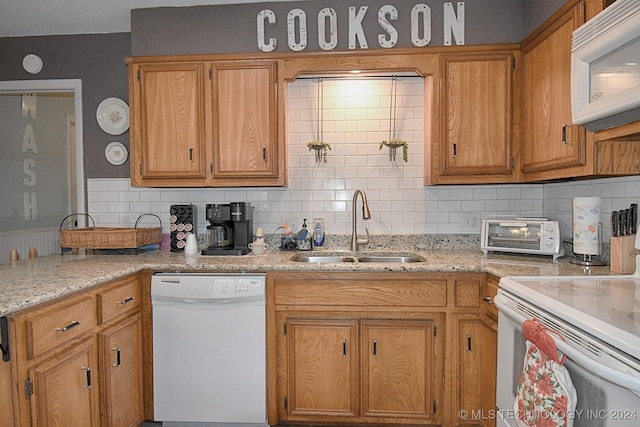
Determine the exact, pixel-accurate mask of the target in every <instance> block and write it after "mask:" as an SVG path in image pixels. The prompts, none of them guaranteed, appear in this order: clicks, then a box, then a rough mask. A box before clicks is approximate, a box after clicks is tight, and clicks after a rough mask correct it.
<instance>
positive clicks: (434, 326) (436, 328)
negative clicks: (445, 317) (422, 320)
mask: <svg viewBox="0 0 640 427" xmlns="http://www.w3.org/2000/svg"><path fill="white" fill-rule="evenodd" d="M433 336H434V337H437V336H438V325H437V324H435V325H433Z"/></svg>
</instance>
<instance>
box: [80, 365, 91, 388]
mask: <svg viewBox="0 0 640 427" xmlns="http://www.w3.org/2000/svg"><path fill="white" fill-rule="evenodd" d="M80 369H82V370H83V371H85V372H86V374H87V384H86V385H83V386H82V388H91V368H89V367H87V366H83V367H82V368H80Z"/></svg>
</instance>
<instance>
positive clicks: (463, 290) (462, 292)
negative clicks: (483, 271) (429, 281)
mask: <svg viewBox="0 0 640 427" xmlns="http://www.w3.org/2000/svg"><path fill="white" fill-rule="evenodd" d="M453 283H454V289H455V304H456V307H479V306H480V285H481V282H480V280H478V279H462V280H458V279H456V280H455V281H454V282H453Z"/></svg>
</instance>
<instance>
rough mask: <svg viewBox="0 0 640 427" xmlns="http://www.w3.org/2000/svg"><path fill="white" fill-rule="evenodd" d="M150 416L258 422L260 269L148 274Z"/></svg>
mask: <svg viewBox="0 0 640 427" xmlns="http://www.w3.org/2000/svg"><path fill="white" fill-rule="evenodd" d="M151 301H152V308H153V399H154V419H155V420H156V421H161V422H162V425H163V426H181V427H184V426H198V427H204V426H226V427H240V426H242V427H249V426H251V427H266V426H267V424H266V422H267V421H266V420H267V397H266V389H267V385H266V332H265V331H266V318H265V316H266V312H265V275H264V274H245V273H233V274H211V273H159V274H155V275H154V276H153V277H152V279H151Z"/></svg>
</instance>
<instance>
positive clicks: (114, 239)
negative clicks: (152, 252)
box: [60, 214, 162, 249]
mask: <svg viewBox="0 0 640 427" xmlns="http://www.w3.org/2000/svg"><path fill="white" fill-rule="evenodd" d="M74 215H86V216H87V217H89V218H90V219H91V221H92V222H93V218H91V216H90V215H87V214H71V215H69V216H67V217H66V218H65V219H63V220H62V223H61V224H60V247H61V248H70V249H80V248H83V249H137V248H140V247H141V246H145V245H151V244H155V243H160V242H161V241H162V222H160V227H145V228H138V222H139V221H140V219H141V218H142V217H144V216H146V215H151V216H155V217H156V218H158V221H161V220H160V217H158V216H157V215H154V214H142V215H140V216H139V217H138V219H137V220H136V224H135V227H134V228H123V227H96V226H95V222H94V224H93V226H92V227H87V228H74V229H68V230H63V229H62V226H63V224H64V222H65V221H66V220H67V219H68V218H69V217H71V216H74Z"/></svg>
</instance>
